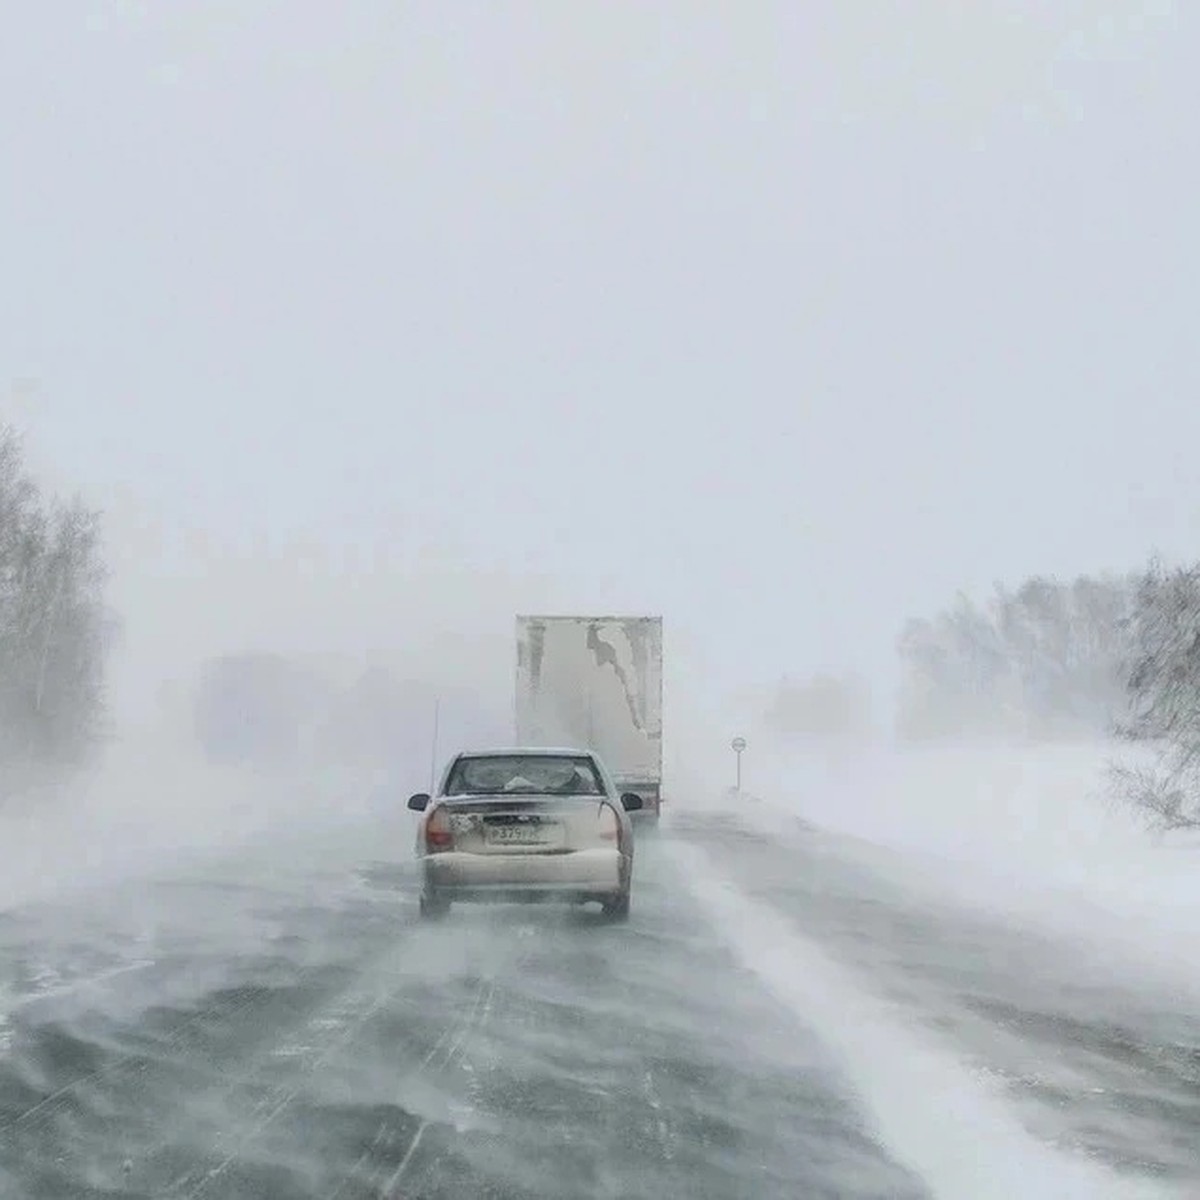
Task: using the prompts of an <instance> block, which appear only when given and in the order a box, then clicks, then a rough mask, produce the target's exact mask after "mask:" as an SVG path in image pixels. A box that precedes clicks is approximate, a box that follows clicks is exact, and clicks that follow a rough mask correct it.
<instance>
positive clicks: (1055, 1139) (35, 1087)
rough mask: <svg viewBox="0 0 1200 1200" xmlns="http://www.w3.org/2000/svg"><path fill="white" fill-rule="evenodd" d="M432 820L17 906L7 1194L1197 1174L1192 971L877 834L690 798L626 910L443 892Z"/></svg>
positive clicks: (1100, 1187)
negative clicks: (457, 898)
mask: <svg viewBox="0 0 1200 1200" xmlns="http://www.w3.org/2000/svg"><path fill="white" fill-rule="evenodd" d="M410 837H411V833H410V827H409V826H408V825H407V823H405V821H404V820H394V821H393V820H385V819H382V818H381V819H380V820H379V822H378V823H377V824H374V825H372V826H370V827H367V826H364V827H362V828H358V829H353V830H342V831H341V832H339V833H337V834H336V835H329V834H328V833H326V834H324V835H322V836H321V837H319V838H318V837H313V836H309V837H308V838H304V837H295V838H293V839H292V840H291V841H289V842H285V843H280V842H278V841H276V842H275V843H273V844H271V845H267V844H265V843H262V844H259V845H258V846H257V847H250V848H244V849H242V850H241V851H239V852H237V853H236V854H234V853H229V854H226V855H225V856H224V857H223V858H217V857H210V858H209V859H208V860H205V861H200V860H197V861H193V862H192V863H191V865H190V866H188V867H186V868H184V867H176V868H174V869H173V871H172V872H171V873H170V874H169V876H164V877H162V878H158V879H155V880H151V881H147V880H145V879H143V880H137V881H133V880H128V881H126V882H125V883H122V884H120V885H119V886H108V887H105V888H103V889H89V890H86V891H83V892H77V893H76V894H74V895H73V896H70V897H63V898H60V899H59V900H58V901H56V902H53V903H47V902H45V901H42V902H39V903H37V904H35V905H26V906H24V907H17V908H13V909H10V910H9V911H7V912H6V913H4V914H0V1196H2V1197H5V1198H7V1200H20V1198H25V1197H29V1198H35V1197H36V1198H39V1200H71V1198H74V1197H95V1198H99V1197H107V1198H114V1197H125V1198H130V1200H132V1198H133V1197H139V1198H142V1197H144V1198H146V1200H167V1198H171V1197H174V1198H179V1200H199V1198H206V1200H216V1198H218V1197H221V1198H224V1197H246V1198H251V1197H252V1198H254V1200H271V1198H275V1197H278V1198H280V1200H285V1198H295V1200H302V1198H305V1200H307V1198H320V1200H359V1198H365V1197H410V1198H412V1197H447V1198H449V1197H455V1198H458V1197H464V1198H465V1197H470V1198H479V1200H483V1198H486V1197H494V1198H497V1200H499V1198H501V1197H513V1198H516V1197H545V1198H547V1200H566V1198H569V1197H588V1198H595V1197H614V1198H615V1197H653V1198H655V1200H662V1198H671V1197H679V1198H680V1200H703V1198H705V1197H709V1198H713V1200H716V1198H726V1197H728V1198H730V1200H733V1198H738V1200H745V1198H753V1197H762V1198H764V1200H766V1198H771V1197H781V1198H782V1197H787V1198H789V1200H792V1198H797V1197H800V1198H810V1200H817V1198H821V1197H839V1198H854V1197H879V1198H885V1197H886V1198H888V1200H905V1198H908V1197H912V1198H916V1197H925V1196H938V1197H955V1198H959V1197H961V1198H963V1200H986V1198H988V1197H998V1198H999V1197H1003V1198H1005V1200H1009V1198H1011V1197H1035V1198H1040V1197H1046V1198H1049V1197H1054V1198H1056V1200H1057V1198H1061V1197H1073V1196H1078V1197H1089V1198H1090V1197H1105V1196H1113V1197H1123V1196H1196V1195H1200V1018H1198V1015H1197V1012H1196V1009H1195V1004H1194V1001H1193V999H1192V998H1190V997H1188V996H1186V995H1184V994H1183V993H1181V992H1173V991H1172V990H1171V989H1170V988H1168V987H1165V986H1163V985H1161V984H1153V985H1151V984H1150V983H1147V982H1145V981H1142V982H1141V983H1139V982H1137V981H1136V980H1134V981H1132V982H1131V981H1130V980H1129V978H1128V976H1127V973H1125V974H1123V973H1122V972H1121V971H1119V970H1116V969H1114V968H1112V966H1111V964H1108V963H1106V962H1105V961H1104V958H1103V955H1102V954H1099V953H1098V952H1097V951H1095V950H1094V949H1088V948H1086V947H1085V946H1083V945H1079V944H1076V943H1074V942H1073V941H1072V940H1071V939H1069V938H1066V937H1065V936H1063V937H1056V936H1054V935H1052V934H1048V933H1046V932H1045V931H1044V930H1042V931H1035V930H1034V929H1032V928H1029V927H1027V926H1026V925H1024V924H1023V923H1022V922H1021V921H1019V920H1017V919H1012V920H1005V919H1003V917H1002V915H1000V916H998V915H996V914H985V913H983V912H980V911H971V910H970V909H968V908H966V907H965V906H957V905H954V904H952V903H950V902H948V901H946V900H944V899H940V898H939V897H938V894H937V893H936V891H935V890H932V889H930V890H925V889H921V888H914V887H910V886H906V885H905V884H904V883H903V882H902V881H901V880H902V875H901V874H900V873H893V872H891V871H889V870H888V869H887V856H886V854H882V853H880V852H876V854H875V856H874V860H873V859H872V855H870V854H864V853H862V844H861V843H859V842H856V841H855V840H854V839H851V838H848V837H845V836H838V835H834V834H829V833H821V832H818V831H816V830H813V829H810V828H806V827H805V826H804V825H803V824H802V823H801V822H799V821H793V822H789V823H784V824H782V825H781V826H780V827H779V828H778V829H775V830H764V829H762V828H761V827H759V826H756V825H755V824H754V823H753V822H747V821H746V820H744V819H743V818H742V817H741V816H739V815H735V814H732V813H721V812H710V813H695V814H693V815H691V816H688V815H686V814H679V815H676V816H675V818H674V819H673V820H672V821H670V822H669V823H664V828H663V829H662V830H660V831H659V833H658V834H657V835H647V836H645V837H643V838H641V839H640V844H639V850H638V853H639V861H638V866H637V872H636V894H635V904H634V916H633V919H632V920H631V922H630V924H629V925H628V926H625V927H613V926H607V925H605V924H603V923H602V922H600V921H599V920H598V919H597V917H596V916H594V915H593V914H592V912H591V911H590V910H585V911H564V910H560V909H526V908H496V909H484V908H468V907H463V908H458V909H455V910H454V912H453V913H452V914H451V916H450V918H449V919H448V920H447V921H445V922H444V923H438V924H434V925H424V924H422V923H420V922H418V919H417V908H416V896H415V892H414V877H413V874H412V871H411V867H410V865H409V862H408V853H409V845H410ZM392 847H394V851H395V852H394V855H393V854H392V853H390V850H391V848H392ZM873 861H874V865H872V862H873Z"/></svg>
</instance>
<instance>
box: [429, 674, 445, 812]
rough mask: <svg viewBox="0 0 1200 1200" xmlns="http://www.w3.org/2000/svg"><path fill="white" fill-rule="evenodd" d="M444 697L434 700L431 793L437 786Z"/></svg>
mask: <svg viewBox="0 0 1200 1200" xmlns="http://www.w3.org/2000/svg"><path fill="white" fill-rule="evenodd" d="M441 708H442V698H441V697H440V696H438V697H436V698H435V699H434V701H433V743H432V745H431V746H430V749H429V794H430V795H431V796H432V795H433V790H434V788H436V787H437V755H438V722H439V719H440V717H441Z"/></svg>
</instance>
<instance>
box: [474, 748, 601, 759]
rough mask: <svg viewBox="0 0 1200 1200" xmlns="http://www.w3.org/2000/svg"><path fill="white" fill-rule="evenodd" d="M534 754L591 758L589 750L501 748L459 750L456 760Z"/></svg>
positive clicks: (539, 755) (553, 756)
mask: <svg viewBox="0 0 1200 1200" xmlns="http://www.w3.org/2000/svg"><path fill="white" fill-rule="evenodd" d="M534 754H536V755H537V756H538V757H539V758H592V757H593V754H592V751H590V750H582V749H579V748H577V747H571V746H501V747H497V748H496V749H494V750H460V751H459V752H458V754H456V755H455V757H456V758H499V757H505V758H508V757H523V756H525V755H534Z"/></svg>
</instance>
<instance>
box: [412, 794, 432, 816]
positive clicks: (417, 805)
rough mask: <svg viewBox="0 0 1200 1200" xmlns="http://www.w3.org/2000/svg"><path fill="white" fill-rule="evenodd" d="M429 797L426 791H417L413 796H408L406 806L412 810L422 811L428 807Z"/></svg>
mask: <svg viewBox="0 0 1200 1200" xmlns="http://www.w3.org/2000/svg"><path fill="white" fill-rule="evenodd" d="M429 799H430V797H429V793H428V792H417V794H416V795H415V796H409V798H408V807H409V808H411V809H412V810H413V812H424V811H425V810H426V809H427V808H428V807H429Z"/></svg>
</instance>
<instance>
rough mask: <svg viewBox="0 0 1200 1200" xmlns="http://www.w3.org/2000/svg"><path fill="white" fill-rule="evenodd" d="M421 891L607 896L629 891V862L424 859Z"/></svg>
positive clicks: (580, 857) (600, 853)
mask: <svg viewBox="0 0 1200 1200" xmlns="http://www.w3.org/2000/svg"><path fill="white" fill-rule="evenodd" d="M424 864H425V872H424V873H425V886H426V888H427V889H429V890H432V891H436V892H438V893H439V894H440V895H443V896H445V897H446V898H447V899H463V900H471V899H479V900H486V899H489V898H491V899H505V898H514V899H515V898H538V897H543V896H556V895H559V896H568V897H584V898H586V897H589V896H611V895H613V894H614V893H616V892H620V891H624V890H625V888H626V887H628V885H629V860H628V858H626V856H625V855H623V854H621V853H620V851H618V850H615V849H614V850H575V851H571V852H569V853H567V854H465V853H461V852H457V851H448V852H446V853H444V854H430V855H427V856H426V857H425V859H424Z"/></svg>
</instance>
